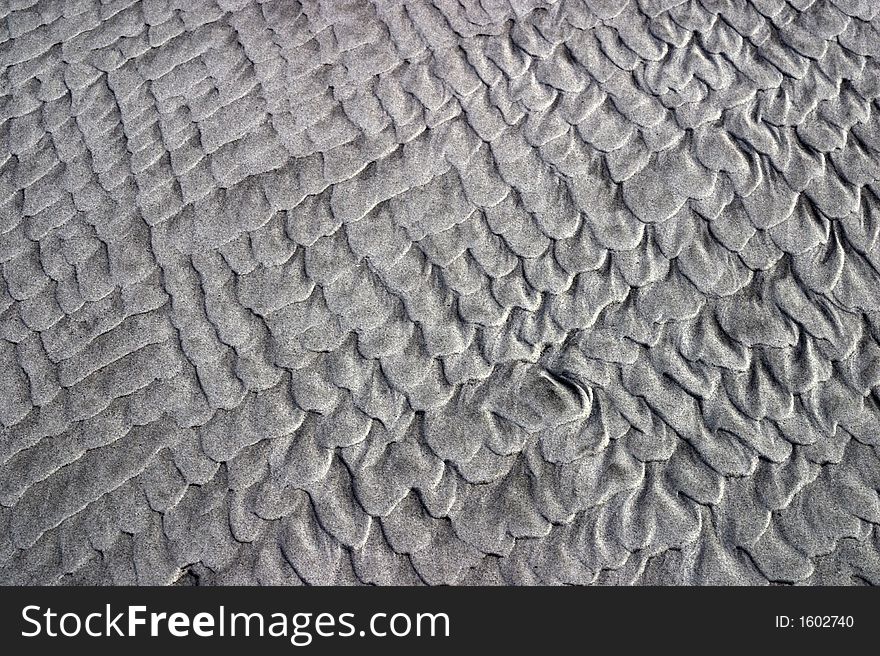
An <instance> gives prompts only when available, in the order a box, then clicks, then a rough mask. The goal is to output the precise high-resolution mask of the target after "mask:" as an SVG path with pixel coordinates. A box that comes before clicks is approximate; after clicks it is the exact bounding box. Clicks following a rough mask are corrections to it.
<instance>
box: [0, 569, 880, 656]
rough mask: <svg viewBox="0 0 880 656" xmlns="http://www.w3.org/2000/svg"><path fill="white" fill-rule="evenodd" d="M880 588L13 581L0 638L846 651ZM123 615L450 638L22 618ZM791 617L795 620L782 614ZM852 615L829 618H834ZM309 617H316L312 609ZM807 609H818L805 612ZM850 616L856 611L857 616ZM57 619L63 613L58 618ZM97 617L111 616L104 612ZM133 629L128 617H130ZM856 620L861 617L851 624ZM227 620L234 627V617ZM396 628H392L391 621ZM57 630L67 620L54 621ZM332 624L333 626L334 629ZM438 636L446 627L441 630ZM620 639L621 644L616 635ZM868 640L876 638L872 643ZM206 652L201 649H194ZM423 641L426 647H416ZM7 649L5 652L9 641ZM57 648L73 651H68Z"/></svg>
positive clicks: (408, 650)
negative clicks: (339, 626)
mask: <svg viewBox="0 0 880 656" xmlns="http://www.w3.org/2000/svg"><path fill="white" fill-rule="evenodd" d="M878 602H880V593H878V591H877V588H867V587H853V588H806V587H783V586H780V587H765V588H712V587H701V588H684V587H677V588H671V587H665V588H664V587H637V588H625V587H615V588H611V587H602V588H573V587H572V588H566V587H557V588H549V587H548V588H535V587H532V588H522V587H520V588H511V587H508V588H502V587H499V588H480V587H455V588H449V587H447V588H349V587H324V588H320V587H315V588H280V587H271V588H254V587H241V588H229V587H227V588H148V587H140V588H138V587H100V588H92V587H77V588H63V587H53V588H37V587H33V588H4V589H2V590H0V612H2V617H0V639H2V643H0V644H4V645H6V646H9V645H10V644H13V645H15V647H16V648H15V649H14V650H13V651H7V652H6V653H16V654H19V653H21V654H25V653H27V651H26V650H28V649H34V648H37V649H38V650H39V651H40V652H42V650H43V649H47V648H52V649H58V650H61V649H65V648H68V647H77V648H78V647H81V646H86V645H88V650H89V653H90V654H102V653H113V654H119V653H120V651H119V650H120V649H126V648H134V649H137V648H143V647H150V648H155V647H161V648H162V650H163V653H167V654H174V653H186V654H191V653H198V650H199V649H200V648H210V649H214V648H216V647H217V646H218V645H219V644H220V643H221V642H222V643H223V644H224V646H226V645H229V646H232V647H235V648H244V649H246V648H248V647H253V648H254V649H259V653H260V654H264V653H296V652H306V653H337V654H338V653H346V651H341V650H347V652H348V653H355V652H352V651H351V650H357V651H358V652H360V653H363V652H362V650H363V649H364V648H366V649H367V652H366V653H373V652H374V650H380V651H379V652H378V653H382V654H396V653H401V654H404V653H405V654H412V653H419V654H422V653H424V654H429V653H447V654H451V653H454V652H451V651H449V650H457V649H463V650H466V651H465V652H464V653H471V652H472V651H473V650H476V649H481V650H482V649H487V648H491V649H494V650H502V649H504V650H512V651H510V652H509V653H528V652H529V651H530V650H534V653H541V652H540V651H538V650H543V649H546V648H548V647H553V648H556V647H565V648H566V651H569V649H573V648H576V649H578V651H581V650H584V651H581V653H589V652H590V651H593V650H598V649H602V650H604V649H606V648H607V647H608V646H613V647H616V648H625V649H627V650H629V649H646V648H656V647H664V648H672V649H676V648H687V649H688V650H690V649H691V648H715V647H720V646H723V647H724V648H725V649H739V648H741V649H745V650H754V649H759V650H762V651H763V649H765V648H767V647H770V646H773V645H776V646H779V647H784V646H790V647H794V646H796V645H799V644H808V645H810V646H811V647H814V648H815V647H820V646H823V645H825V646H827V647H829V648H845V647H848V646H858V645H863V644H871V643H872V642H874V641H875V640H876V637H877V635H878V614H877V609H878V608H880V603H878ZM107 604H109V605H110V606H111V610H112V614H116V613H119V612H127V610H128V607H129V606H134V605H142V606H146V612H147V613H154V612H155V613H158V612H164V613H167V614H168V615H170V614H171V613H174V612H183V613H186V614H187V615H189V616H190V617H192V616H193V615H195V614H196V613H199V612H207V613H211V614H214V615H217V614H218V612H219V609H220V608H221V607H222V608H223V612H225V613H227V614H229V613H263V614H264V615H265V617H266V619H267V622H268V621H269V618H270V616H271V614H272V613H282V614H285V615H287V616H292V615H293V614H296V613H310V614H311V616H310V617H311V619H312V622H313V621H314V618H315V617H316V616H317V615H318V614H320V613H330V614H332V615H334V616H337V617H338V616H339V615H340V614H342V613H351V614H353V616H354V617H353V618H352V617H349V618H348V619H349V620H350V621H351V623H353V624H354V625H355V626H356V628H357V629H358V630H360V629H362V628H364V627H366V626H367V625H368V623H369V620H370V618H371V617H372V616H373V615H374V614H376V613H385V616H383V621H384V620H385V618H387V617H390V616H392V615H394V614H395V613H406V614H408V615H409V616H410V617H411V618H413V617H415V616H416V615H417V614H418V613H445V614H446V615H447V616H448V617H449V636H448V637H447V636H445V635H439V636H436V637H429V636H426V635H422V636H419V637H415V636H407V637H395V636H392V635H390V634H389V635H387V636H385V637H381V638H380V637H371V636H370V635H369V634H367V635H365V636H363V637H362V636H360V635H358V634H357V632H355V635H353V636H352V637H338V636H333V637H322V636H319V635H315V631H314V626H313V625H312V626H310V627H306V632H310V633H311V635H312V638H313V639H312V640H310V641H309V644H308V645H305V646H301V647H298V646H293V645H292V644H291V643H290V641H289V639H286V638H285V637H271V636H265V637H262V638H260V637H256V636H250V637H243V636H236V637H231V636H229V635H226V636H224V637H217V636H215V637H198V636H195V635H193V634H192V632H190V635H189V636H188V637H173V636H171V635H169V634H167V633H165V634H160V635H159V636H157V637H152V636H150V635H149V633H148V630H147V631H144V627H139V629H140V630H141V632H142V633H143V635H140V634H138V635H137V636H136V637H125V638H119V637H111V638H107V637H88V636H85V635H81V636H80V637H72V638H67V637H60V636H59V637H56V638H50V637H46V636H45V634H44V633H41V635H40V636H37V637H30V638H25V637H22V635H21V634H22V632H29V631H33V630H34V628H33V627H34V625H33V623H28V622H26V621H25V620H24V619H23V616H22V611H23V609H24V608H25V607H26V606H38V607H40V610H39V611H35V610H33V609H32V610H31V611H30V612H31V613H32V617H38V616H39V615H40V613H42V612H43V611H44V610H45V609H48V608H51V609H52V612H54V613H57V614H58V616H60V615H61V614H63V613H68V612H75V613H77V614H78V615H80V616H81V617H84V616H85V615H86V614H88V613H92V612H100V613H102V614H103V613H105V609H106V606H107ZM780 616H784V617H786V618H788V620H787V621H786V620H784V619H783V620H780V619H779V617H780ZM829 617H830V618H847V619H845V620H843V621H841V620H836V621H833V624H835V626H827V624H828V623H829V622H828V620H825V619H824V618H829ZM301 618H302V619H304V620H308V619H309V618H305V617H304V616H301ZM801 618H811V619H804V620H802V619H801ZM848 618H851V619H848ZM57 621H58V620H57V617H56V619H55V622H56V627H57ZM95 621H96V625H95V626H98V623H100V622H103V620H97V619H96V620H95ZM120 624H121V625H122V626H124V620H123V622H121V623H120ZM847 624H850V625H851V626H846V625H847ZM227 626H228V625H227ZM382 626H383V627H384V628H386V629H387V625H382ZM55 630H56V631H57V628H56V629H55ZM325 632H326V630H325ZM438 633H441V634H442V631H440V630H439V629H438ZM609 641H610V642H609ZM866 641H867V642H866ZM194 650H195V651H194ZM414 650H415V651H414ZM4 651H5V649H4ZM52 653H62V652H60V651H58V652H55V651H53V652H52Z"/></svg>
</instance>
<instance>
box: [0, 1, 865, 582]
mask: <svg viewBox="0 0 880 656" xmlns="http://www.w3.org/2000/svg"><path fill="white" fill-rule="evenodd" d="M0 15H2V21H0V273H2V277H0V583H4V584H36V583H40V584H170V583H180V584H183V583H199V584H245V583H247V584H300V583H308V584H333V583H335V584H355V583H379V584H415V583H427V584H444V583H448V584H478V583H479V584H486V583H490V584H494V583H507V584H539V583H551V584H556V583H574V584H614V585H629V584H640V583H662V584H766V583H768V582H769V583H802V584H846V585H849V584H862V583H869V584H878V583H880V530H878V525H880V496H878V489H880V460H878V456H880V451H878V449H880V408H878V392H880V387H878V386H880V274H878V267H880V248H878V239H880V184H878V180H880V104H878V98H880V5H878V4H877V3H874V2H870V1H867V0H864V1H858V0H815V1H811V0H791V1H790V2H786V1H785V0H760V1H758V0H755V1H753V2H745V1H743V0H731V1H729V2H722V1H719V0H690V1H688V2H680V1H678V0H637V1H630V2H623V1H621V2H618V1H617V0H613V1H612V0H573V1H569V0H564V1H560V2H556V3H551V2H540V1H537V0H522V1H512V2H503V1H494V0H493V1H489V0H484V1H482V2H480V1H478V0H462V1H461V2H455V1H452V0H430V1H429V0H413V1H407V2H396V1H392V0H374V2H372V3H370V2H366V1H363V2H355V1H351V2H342V1H339V0H330V1H327V2H302V3H299V2H294V1H290V0H271V1H267V2H261V1H259V0H222V1H219V2H214V1H213V0H186V2H182V1H178V0H169V1H164V0H149V1H146V0H145V1H140V2H138V1H132V0H115V1H105V2H97V1H95V0H82V1H79V2H76V1H70V2H62V1H60V0H40V1H38V2H32V1H30V0H4V1H3V2H0Z"/></svg>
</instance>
